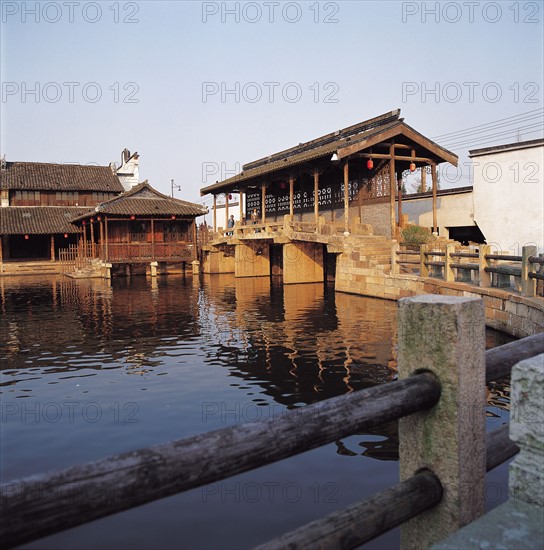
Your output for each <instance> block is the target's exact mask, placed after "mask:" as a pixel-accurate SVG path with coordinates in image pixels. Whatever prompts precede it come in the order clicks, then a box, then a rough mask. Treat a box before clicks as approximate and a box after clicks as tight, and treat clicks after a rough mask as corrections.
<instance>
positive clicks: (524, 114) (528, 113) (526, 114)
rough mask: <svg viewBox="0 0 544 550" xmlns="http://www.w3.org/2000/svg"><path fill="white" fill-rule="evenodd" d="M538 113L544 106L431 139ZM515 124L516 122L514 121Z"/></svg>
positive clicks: (442, 138)
mask: <svg viewBox="0 0 544 550" xmlns="http://www.w3.org/2000/svg"><path fill="white" fill-rule="evenodd" d="M536 113H540V114H542V113H544V108H542V107H541V108H539V109H533V110H532V111H527V112H526V113H521V114H519V115H513V116H510V117H506V118H500V119H498V120H494V121H492V122H487V123H485V124H478V125H477V126H471V127H470V128H465V129H464V130H457V131H455V132H448V133H447V134H441V135H438V136H434V137H432V138H431V139H432V140H438V139H440V140H444V139H447V138H448V137H450V136H455V135H457V134H464V133H466V132H470V131H471V130H478V129H479V128H485V127H486V126H492V125H495V124H497V123H499V122H504V121H507V120H512V119H518V118H520V117H526V116H528V115H533V116H535V114H536ZM513 123H514V124H515V122H513Z"/></svg>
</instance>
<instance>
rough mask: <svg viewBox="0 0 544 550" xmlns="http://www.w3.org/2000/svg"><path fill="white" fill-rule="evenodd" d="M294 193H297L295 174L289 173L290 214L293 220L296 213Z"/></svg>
mask: <svg viewBox="0 0 544 550" xmlns="http://www.w3.org/2000/svg"><path fill="white" fill-rule="evenodd" d="M294 195H295V178H294V177H293V174H289V215H290V216H291V221H293V215H294V208H295V207H294Z"/></svg>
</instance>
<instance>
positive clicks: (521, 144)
mask: <svg viewBox="0 0 544 550" xmlns="http://www.w3.org/2000/svg"><path fill="white" fill-rule="evenodd" d="M542 145H544V139H542V138H540V139H531V140H529V141H518V142H516V143H507V144H505V145H493V146H491V147H484V148H483V149H472V150H470V151H469V152H468V156H469V157H479V156H481V155H492V154H495V153H506V152H508V151H517V150H519V149H530V148H532V147H542Z"/></svg>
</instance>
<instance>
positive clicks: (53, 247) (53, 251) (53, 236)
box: [50, 235, 55, 262]
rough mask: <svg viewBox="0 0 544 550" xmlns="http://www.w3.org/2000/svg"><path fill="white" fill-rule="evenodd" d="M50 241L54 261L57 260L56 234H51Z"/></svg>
mask: <svg viewBox="0 0 544 550" xmlns="http://www.w3.org/2000/svg"><path fill="white" fill-rule="evenodd" d="M50 243H51V250H50V254H51V261H52V262H54V261H55V235H51V237H50Z"/></svg>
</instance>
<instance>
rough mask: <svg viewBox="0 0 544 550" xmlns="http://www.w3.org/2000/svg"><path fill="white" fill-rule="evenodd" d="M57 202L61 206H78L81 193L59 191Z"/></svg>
mask: <svg viewBox="0 0 544 550" xmlns="http://www.w3.org/2000/svg"><path fill="white" fill-rule="evenodd" d="M55 198H56V204H57V205H59V206H78V205H79V193H78V192H77V191H57V194H56V197H55Z"/></svg>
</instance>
